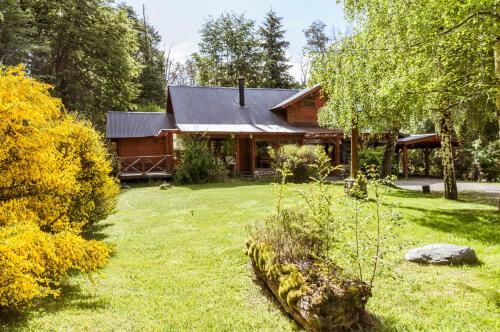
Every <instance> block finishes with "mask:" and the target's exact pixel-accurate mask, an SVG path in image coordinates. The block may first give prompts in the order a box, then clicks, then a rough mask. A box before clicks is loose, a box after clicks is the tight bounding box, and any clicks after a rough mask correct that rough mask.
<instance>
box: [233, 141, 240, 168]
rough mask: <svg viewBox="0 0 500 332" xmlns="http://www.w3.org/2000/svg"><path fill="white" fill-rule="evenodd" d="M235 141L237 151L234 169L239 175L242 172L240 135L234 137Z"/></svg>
mask: <svg viewBox="0 0 500 332" xmlns="http://www.w3.org/2000/svg"><path fill="white" fill-rule="evenodd" d="M234 141H235V145H236V149H235V152H236V160H235V166H234V168H235V172H236V173H239V172H240V140H239V138H238V135H235V136H234Z"/></svg>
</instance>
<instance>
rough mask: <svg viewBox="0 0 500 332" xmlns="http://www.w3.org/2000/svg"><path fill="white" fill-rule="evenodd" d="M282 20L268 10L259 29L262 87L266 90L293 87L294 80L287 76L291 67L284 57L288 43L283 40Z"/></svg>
mask: <svg viewBox="0 0 500 332" xmlns="http://www.w3.org/2000/svg"><path fill="white" fill-rule="evenodd" d="M282 20H283V18H281V17H279V16H278V15H277V14H276V12H275V11H273V10H270V11H269V12H268V13H267V14H266V18H265V20H264V22H263V23H262V25H261V27H260V28H259V35H260V37H261V47H262V50H263V68H262V74H263V82H262V86H263V87H266V88H290V87H292V85H294V79H293V77H292V76H291V75H290V74H289V70H290V68H291V67H292V66H291V65H289V64H288V58H287V56H286V50H287V48H288V46H289V45H290V43H289V42H288V41H286V40H285V32H286V31H285V30H284V29H283V23H282Z"/></svg>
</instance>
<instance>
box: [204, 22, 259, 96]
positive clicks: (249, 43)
mask: <svg viewBox="0 0 500 332" xmlns="http://www.w3.org/2000/svg"><path fill="white" fill-rule="evenodd" d="M194 59H195V61H196V65H197V67H198V81H199V83H200V84H202V85H214V86H237V84H238V79H239V78H240V77H245V78H246V82H247V85H248V86H250V87H257V86H259V85H260V83H261V80H262V78H261V75H260V68H261V52H260V50H259V40H258V37H257V35H256V28H255V22H254V21H252V20H249V19H246V18H245V16H244V15H237V14H234V13H233V14H230V13H223V14H221V15H220V16H219V17H217V18H213V17H210V18H209V19H208V20H207V21H206V22H205V23H204V24H203V26H202V28H201V42H200V44H199V52H198V53H197V54H195V55H194Z"/></svg>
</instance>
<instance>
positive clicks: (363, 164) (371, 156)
mask: <svg viewBox="0 0 500 332" xmlns="http://www.w3.org/2000/svg"><path fill="white" fill-rule="evenodd" d="M384 151H385V146H377V147H374V148H372V147H369V148H365V149H361V150H359V154H358V156H359V166H360V168H362V169H365V168H367V167H369V166H370V165H376V166H382V160H383V159H384Z"/></svg>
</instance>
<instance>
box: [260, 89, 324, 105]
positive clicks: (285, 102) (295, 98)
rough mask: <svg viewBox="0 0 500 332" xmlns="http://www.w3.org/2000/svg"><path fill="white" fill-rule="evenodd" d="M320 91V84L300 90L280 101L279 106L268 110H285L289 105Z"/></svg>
mask: <svg viewBox="0 0 500 332" xmlns="http://www.w3.org/2000/svg"><path fill="white" fill-rule="evenodd" d="M320 89H321V85H320V84H316V85H315V86H313V87H310V88H307V89H303V90H300V91H298V92H297V93H295V94H294V95H292V96H290V97H288V98H287V99H285V100H283V101H281V102H280V103H279V104H276V105H274V106H273V107H270V110H271V111H277V110H281V109H285V108H287V107H288V106H290V105H292V104H294V103H296V102H298V101H299V100H301V99H303V98H305V97H307V96H308V95H310V94H311V93H314V92H316V91H319V90H320Z"/></svg>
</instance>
